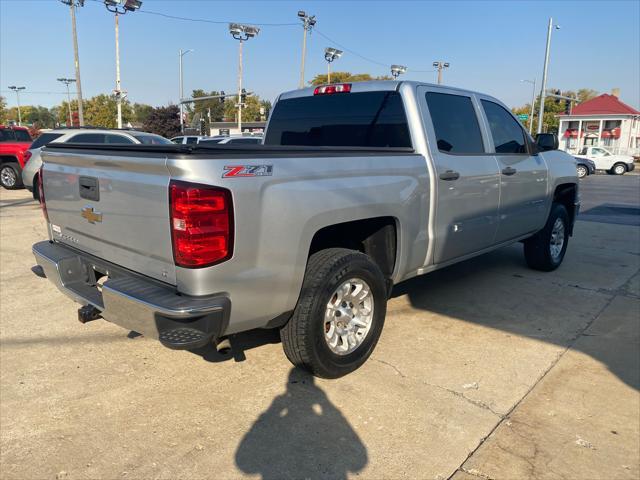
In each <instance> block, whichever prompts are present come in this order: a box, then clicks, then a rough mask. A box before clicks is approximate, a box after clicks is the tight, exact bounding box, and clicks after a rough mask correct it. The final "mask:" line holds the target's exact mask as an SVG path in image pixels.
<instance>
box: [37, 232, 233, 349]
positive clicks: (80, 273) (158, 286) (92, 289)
mask: <svg viewBox="0 0 640 480" xmlns="http://www.w3.org/2000/svg"><path fill="white" fill-rule="evenodd" d="M33 254H34V256H35V258H36V262H37V264H38V265H40V266H41V267H42V269H43V270H44V273H45V275H46V276H47V278H48V279H49V280H50V281H51V282H53V284H54V285H55V286H56V287H57V288H58V289H59V290H60V291H61V292H62V293H64V294H65V295H67V296H68V297H70V298H72V299H73V300H75V301H76V302H78V303H80V304H82V305H92V306H94V307H95V308H97V309H98V310H99V311H100V313H101V316H102V317H103V318H104V319H105V320H108V321H110V322H112V323H115V324H117V325H120V326H121V327H124V328H126V329H129V330H133V331H136V332H138V333H142V334H143V335H145V336H147V337H150V338H156V339H158V340H160V342H161V343H162V344H163V345H165V346H167V347H169V348H175V349H189V348H198V347H201V346H203V345H206V344H207V343H209V342H211V341H212V340H214V339H216V338H219V337H220V335H221V334H222V332H224V331H225V329H226V327H227V324H228V321H229V314H230V312H231V300H230V299H229V298H228V296H226V295H224V294H219V295H213V296H206V297H189V296H185V295H181V294H180V293H179V292H177V291H176V289H175V288H173V287H171V286H169V285H166V284H163V283H161V282H157V281H155V280H152V279H149V278H147V277H144V276H141V275H137V274H135V273H132V272H130V271H128V270H126V269H123V268H122V267H118V266H117V265H114V264H110V263H108V262H105V261H103V260H100V259H98V258H95V257H93V256H91V255H89V254H86V253H82V252H78V251H77V250H74V249H72V248H70V247H67V246H64V245H61V244H59V243H55V242H49V241H44V242H39V243H36V244H34V245H33ZM104 274H106V275H107V276H108V280H107V281H106V282H104V284H103V285H102V289H101V290H102V291H100V290H99V289H98V286H97V280H98V279H99V278H100V277H101V276H103V275H104Z"/></svg>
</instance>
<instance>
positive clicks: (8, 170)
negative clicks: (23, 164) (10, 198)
mask: <svg viewBox="0 0 640 480" xmlns="http://www.w3.org/2000/svg"><path fill="white" fill-rule="evenodd" d="M0 185H2V186H3V187H4V188H6V189H7V190H15V189H16V188H20V187H22V178H20V167H18V164H17V163H3V164H2V166H1V167H0Z"/></svg>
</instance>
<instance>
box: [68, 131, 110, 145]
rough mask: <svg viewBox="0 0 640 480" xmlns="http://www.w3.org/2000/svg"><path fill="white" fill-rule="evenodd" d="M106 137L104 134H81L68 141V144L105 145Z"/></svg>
mask: <svg viewBox="0 0 640 480" xmlns="http://www.w3.org/2000/svg"><path fill="white" fill-rule="evenodd" d="M104 137H105V135H104V133H79V134H78V135H74V136H73V137H71V138H70V139H69V140H67V143H105V138H104Z"/></svg>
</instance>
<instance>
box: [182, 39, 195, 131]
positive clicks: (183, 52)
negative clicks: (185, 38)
mask: <svg viewBox="0 0 640 480" xmlns="http://www.w3.org/2000/svg"><path fill="white" fill-rule="evenodd" d="M193 51H194V50H193V49H192V48H190V49H189V50H182V49H180V133H182V134H184V104H183V103H182V100H183V98H184V88H183V84H184V82H183V78H182V57H184V56H185V55H186V54H187V53H189V52H193Z"/></svg>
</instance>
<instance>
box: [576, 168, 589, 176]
mask: <svg viewBox="0 0 640 480" xmlns="http://www.w3.org/2000/svg"><path fill="white" fill-rule="evenodd" d="M576 170H577V171H578V178H584V177H586V176H587V175H589V170H587V167H585V166H584V165H578V167H577V168H576Z"/></svg>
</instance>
